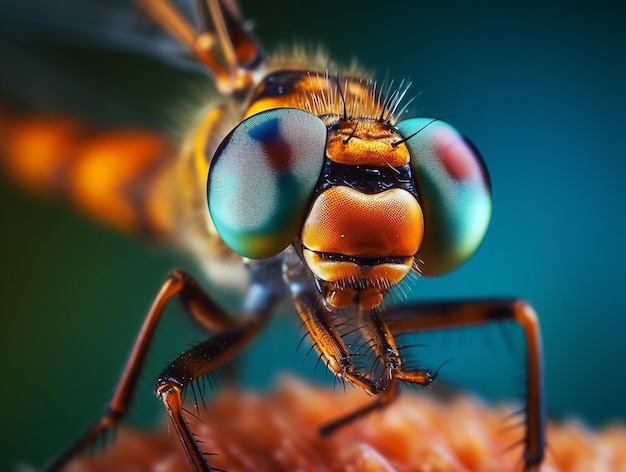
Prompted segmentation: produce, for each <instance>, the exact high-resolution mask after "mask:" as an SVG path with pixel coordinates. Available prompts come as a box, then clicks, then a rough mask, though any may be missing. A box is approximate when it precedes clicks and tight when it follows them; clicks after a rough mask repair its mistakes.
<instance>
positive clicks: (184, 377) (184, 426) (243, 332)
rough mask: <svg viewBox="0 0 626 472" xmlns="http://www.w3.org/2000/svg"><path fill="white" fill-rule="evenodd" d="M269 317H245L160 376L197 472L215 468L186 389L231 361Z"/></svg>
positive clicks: (159, 385) (163, 396)
mask: <svg viewBox="0 0 626 472" xmlns="http://www.w3.org/2000/svg"><path fill="white" fill-rule="evenodd" d="M267 317H268V316H267V315H265V316H254V315H253V316H250V317H247V318H244V319H243V321H242V322H241V323H240V324H239V325H238V326H236V327H234V328H231V329H228V330H226V331H223V332H221V333H218V334H216V335H214V336H212V337H211V338H209V339H207V340H206V341H204V342H202V343H200V344H198V345H197V346H194V347H193V348H191V349H189V350H188V351H186V352H184V353H183V354H181V355H180V356H179V357H178V358H177V359H176V360H175V361H174V362H172V364H170V365H169V366H168V367H167V368H166V369H164V370H163V372H161V375H159V378H158V379H157V382H156V394H157V396H158V397H159V399H160V400H161V401H162V402H163V404H164V406H165V409H166V410H167V414H168V415H169V417H170V420H171V421H172V424H173V425H174V428H175V429H176V433H177V434H178V437H179V439H180V441H181V443H182V444H183V447H184V449H185V452H186V454H187V457H188V458H189V462H190V463H191V464H192V466H193V469H194V470H195V471H196V472H201V471H202V472H208V471H210V470H212V469H211V466H210V465H209V464H208V462H207V461H206V459H205V455H204V453H203V452H202V451H201V450H200V448H199V446H198V443H197V442H196V440H195V438H194V435H193V433H192V431H191V429H190V428H189V423H188V422H187V420H186V419H185V417H184V415H183V411H184V409H183V397H184V392H185V389H186V388H187V387H188V386H189V385H190V384H192V383H193V382H195V381H196V380H198V379H199V378H200V377H202V376H204V375H207V374H209V373H210V372H212V371H214V370H215V369H217V368H219V367H221V366H222V365H224V364H225V363H226V362H228V361H230V360H231V359H232V358H233V357H234V356H235V355H236V354H237V353H239V352H240V351H241V350H242V349H243V348H244V347H245V346H246V345H247V344H248V343H249V342H250V340H251V339H253V338H254V336H255V335H256V334H257V333H258V331H259V329H260V328H261V327H262V326H263V324H264V322H265V320H266V319H267Z"/></svg>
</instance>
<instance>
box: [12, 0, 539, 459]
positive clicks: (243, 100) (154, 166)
mask: <svg viewBox="0 0 626 472" xmlns="http://www.w3.org/2000/svg"><path fill="white" fill-rule="evenodd" d="M139 3H140V4H141V6H142V7H143V9H144V10H145V12H146V13H148V14H149V15H150V16H151V17H152V18H153V19H155V20H156V21H157V22H158V23H159V24H160V25H161V26H162V27H163V28H164V29H165V30H167V31H168V32H169V33H170V34H171V35H172V36H174V37H175V38H176V39H178V40H179V41H180V42H181V43H183V44H184V45H185V46H186V47H187V48H188V49H189V51H190V52H192V53H193V55H194V56H195V57H196V59H197V60H198V61H199V62H200V63H201V64H202V65H204V66H205V67H206V70H207V71H208V72H209V74H210V75H211V76H212V79H213V80H214V82H215V84H216V86H217V89H218V90H219V91H220V93H221V94H222V95H223V99H222V100H221V101H220V102H219V103H216V104H214V105H212V106H210V107H208V109H206V110H204V111H203V113H202V114H201V115H199V118H198V119H197V122H196V123H195V126H194V127H192V129H190V131H189V133H188V137H187V139H186V141H185V142H184V143H183V144H182V146H181V147H180V150H179V152H178V154H177V155H175V154H171V153H170V149H169V148H166V147H161V146H157V145H155V144H154V143H152V142H147V144H146V147H145V148H141V149H142V151H141V152H140V151H138V150H136V149H134V150H133V153H134V154H136V155H140V154H141V155H142V156H143V155H144V154H145V159H143V158H142V159H138V158H135V160H134V161H133V162H134V163H135V164H133V165H134V166H135V167H133V168H131V167H132V166H131V165H130V164H123V165H122V164H121V163H120V169H122V167H123V166H124V167H123V169H125V170H124V172H120V171H119V169H118V172H117V174H115V175H117V176H120V175H121V176H123V178H125V179H127V181H128V182H129V183H130V182H132V180H133V178H134V177H136V176H138V175H140V174H141V175H142V176H143V180H142V182H143V186H142V189H143V191H142V193H141V194H140V195H138V196H135V200H133V202H131V203H129V201H127V200H124V199H122V198H120V197H119V196H116V197H115V198H113V197H112V195H113V190H112V189H114V188H118V187H119V185H117V184H118V183H119V182H117V181H116V182H115V184H114V179H115V178H117V177H114V176H113V174H111V175H112V176H111V179H110V181H109V180H107V179H106V178H105V179H103V180H102V182H100V183H99V185H97V186H96V185H93V183H92V182H90V185H85V187H84V188H82V187H80V185H79V184H77V185H76V186H75V188H76V189H80V191H77V192H76V194H75V195H72V198H71V199H72V200H74V201H76V202H78V203H79V204H80V205H81V206H85V207H86V208H87V209H88V210H89V211H90V212H91V213H94V214H97V216H99V217H100V218H101V219H104V220H107V221H109V222H113V224H116V225H119V226H124V227H132V226H137V227H140V228H141V230H142V231H143V232H146V233H153V234H158V235H160V236H166V237H165V238H163V239H165V240H171V241H173V242H175V243H176V244H178V245H179V246H181V247H183V248H185V249H186V250H188V251H189V252H191V253H193V254H194V256H195V257H196V259H197V260H198V261H199V262H200V264H201V265H202V267H203V268H204V269H205V272H206V275H207V276H208V277H209V278H212V279H213V280H215V281H217V282H219V283H221V284H224V285H234V286H239V287H244V290H245V298H244V303H243V310H242V313H240V314H239V316H231V315H230V314H228V313H226V312H225V311H224V310H223V309H222V308H221V307H220V306H219V305H218V304H217V303H216V302H215V301H214V300H213V299H212V298H211V297H210V296H209V295H207V294H206V293H205V291H204V290H203V289H202V287H201V286H200V284H199V283H198V282H197V281H196V280H195V279H194V278H192V277H191V276H190V275H189V274H188V273H186V272H183V271H181V270H174V271H172V272H171V274H170V275H169V276H168V278H167V279H166V281H165V282H164V284H163V285H162V287H161V288H160V290H159V292H158V294H157V296H156V298H155V300H154V302H153V305H152V307H151V309H150V311H149V312H148V315H147V317H146V319H145V321H144V324H143V326H142V328H141V331H140V333H139V335H138V338H137V340H136V343H135V345H134V347H133V350H132V352H131V354H130V357H129V360H128V362H127V364H126V367H125V369H124V371H123V374H122V377H121V379H120V381H119V383H118V385H117V388H116V390H115V392H114V394H113V397H112V399H111V402H110V404H109V408H108V411H107V413H106V414H105V416H104V417H103V418H102V419H101V420H100V421H99V422H98V423H96V424H95V425H94V426H93V427H92V428H91V429H90V430H88V431H87V432H86V433H85V434H84V435H83V436H81V437H80V438H79V439H78V440H77V442H76V443H75V444H74V445H73V446H72V447H70V448H69V449H68V450H67V451H66V453H65V454H64V455H62V456H61V457H60V458H59V459H58V460H57V461H56V462H55V463H54V464H53V465H52V466H51V468H50V469H51V470H61V469H62V468H63V466H64V465H65V464H66V463H67V461H68V460H69V459H70V458H71V457H73V456H74V455H76V454H77V453H79V452H80V451H81V450H82V449H83V448H84V447H85V446H86V445H88V444H90V443H91V442H92V441H93V440H94V439H95V438H96V437H98V436H99V435H101V434H102V433H103V432H104V431H105V430H107V429H108V428H110V427H112V426H113V425H115V424H116V423H118V422H119V421H120V419H121V418H122V417H123V416H124V415H125V413H126V412H127V410H128V406H129V402H130V398H131V396H132V393H133V392H134V389H135V384H136V380H137V377H138V374H139V372H140V370H141V368H142V365H143V361H144V359H145V356H146V352H147V349H148V347H149V344H150V341H151V339H152V336H153V333H154V331H155V330H156V328H157V326H158V321H159V319H160V316H161V314H162V312H163V309H164V307H165V306H166V304H167V303H168V301H169V300H170V299H172V298H173V297H178V298H179V299H180V300H181V301H182V302H183V305H184V306H185V308H186V310H187V312H188V313H189V314H190V315H191V316H192V317H193V318H195V319H196V320H197V321H199V322H200V324H201V325H202V326H204V327H205V328H207V330H209V331H210V332H211V333H212V334H211V335H210V336H209V337H208V338H207V339H206V340H205V341H204V342H201V343H199V344H197V345H196V346H194V347H192V348H191V349H189V350H188V351H186V352H184V353H183V354H181V355H180V356H179V357H178V358H177V359H175V360H174V361H173V362H172V363H171V364H169V365H168V367H167V368H166V369H164V370H163V372H162V373H161V374H160V376H159V377H158V380H157V385H156V393H157V396H158V397H159V399H160V400H161V401H162V402H163V405H164V407H165V409H166V411H167V413H168V415H169V417H170V420H171V422H172V424H173V426H174V429H175V430H176V432H177V434H178V437H179V438H180V441H181V442H182V444H183V447H184V449H185V451H186V453H187V455H188V458H189V461H190V464H191V465H192V466H193V468H194V470H196V471H208V470H211V467H210V465H209V463H208V462H207V456H206V455H205V453H204V452H203V451H202V450H201V448H200V447H199V445H198V444H197V442H196V440H195V438H194V434H193V432H192V431H191V429H190V427H189V424H188V422H187V420H186V418H185V414H184V408H183V398H184V393H185V390H186V389H187V388H188V387H189V386H190V385H192V384H193V382H195V381H197V380H198V379H199V378H201V377H203V376H205V375H207V374H210V373H211V372H213V371H215V370H216V369H218V368H219V367H221V366H223V365H224V364H225V363H227V362H228V361H230V360H231V359H232V358H233V357H234V356H235V355H236V354H238V353H239V352H241V351H242V350H243V349H244V348H245V347H246V345H247V344H248V343H249V342H250V340H251V339H253V338H254V337H255V335H256V334H257V333H258V332H259V330H260V329H261V328H262V327H263V326H264V324H265V323H266V321H267V320H268V318H269V317H270V316H271V314H272V313H273V311H274V309H275V307H276V305H277V304H278V303H279V302H280V301H282V300H284V299H285V298H290V299H291V300H292V301H293V305H294V307H295V309H296V311H297V313H298V314H299V316H300V318H301V319H302V321H303V323H304V326H305V328H306V330H307V331H308V334H309V335H310V338H311V341H312V343H313V345H314V346H315V348H316V349H317V351H318V352H319V354H320V356H321V358H322V360H323V362H324V363H325V364H326V366H327V367H328V369H330V370H331V371H332V372H333V373H334V374H335V375H336V376H337V377H339V378H341V379H344V380H347V381H349V382H351V383H353V384H355V385H357V386H359V387H361V388H363V389H364V390H366V391H367V392H369V393H371V394H373V395H375V399H374V401H373V402H372V404H371V405H369V406H368V407H366V408H363V409H360V410H357V411H355V412H354V413H353V414H351V415H349V416H347V417H344V418H338V419H337V420H336V421H335V422H333V423H331V424H329V425H326V426H325V427H324V428H322V433H325V434H327V433H331V432H332V431H333V430H335V429H336V428H338V427H341V426H342V425H344V424H346V423H348V422H350V421H352V420H353V419H355V418H357V417H360V416H362V415H364V414H366V413H368V412H370V411H372V410H374V409H378V408H382V407H384V406H385V405H387V404H389V403H390V402H391V401H393V399H394V398H395V397H396V395H397V392H398V387H399V385H400V384H401V383H402V382H408V383H412V384H417V385H422V386H428V385H430V384H431V383H432V382H433V380H434V379H435V377H436V372H433V371H431V370H428V369H413V368H411V367H410V366H408V365H406V362H405V359H404V357H403V354H402V352H401V350H400V348H399V347H398V344H397V343H396V340H395V338H396V336H398V335H399V334H403V333H407V332H414V331H419V330H428V329H436V328H454V327H459V326H468V325H476V324H483V323H490V322H493V321H497V320H506V319H508V320H513V321H515V322H517V323H519V324H520V325H521V327H522V328H523V330H524V333H525V339H526V352H527V366H528V368H527V378H526V382H527V394H526V407H527V408H526V419H525V436H524V440H523V447H524V455H523V461H524V465H525V469H526V470H527V471H530V470H537V469H538V468H539V466H540V464H541V462H542V459H543V455H544V439H545V438H544V423H545V418H544V416H545V412H544V398H543V372H542V353H541V338H540V332H539V325H538V320H537V317H536V315H535V313H534V311H533V309H532V308H531V307H530V306H529V305H528V304H527V303H526V302H524V301H522V300H518V299H493V300H492V299H489V300H467V301H454V302H450V301H445V302H433V303H427V304H424V303H422V304H416V303H413V304H408V305H403V306H400V307H387V306H386V305H384V304H383V302H384V301H385V299H386V296H387V294H388V292H389V290H390V289H391V288H393V287H394V286H397V285H398V284H399V283H400V282H401V281H403V280H406V279H407V277H408V276H409V274H411V273H413V274H419V275H423V276H437V275H440V274H445V273H447V272H450V271H451V270H454V269H455V268H456V267H458V266H460V265H461V264H463V263H464V262H465V261H466V260H467V259H468V258H469V257H470V256H471V255H472V254H473V253H474V252H475V251H476V249H477V248H478V246H479V245H480V243H481V241H482V239H483V236H484V234H485V232H486V230H487V226H488V224H489V219H490V216H491V195H490V193H491V192H490V183H489V177H488V175H487V171H486V167H485V165H484V163H483V161H482V158H481V157H480V155H479V153H478V151H477V150H476V148H475V147H474V146H473V145H472V144H471V143H470V142H469V140H467V138H465V137H464V136H463V135H462V134H461V133H460V132H459V131H457V130H456V129H455V128H454V127H452V126H451V125H449V124H447V123H445V122H444V121H442V120H440V119H437V118H423V117H406V116H405V109H406V107H405V106H404V104H405V103H406V100H405V94H406V92H407V89H408V87H407V86H406V85H403V84H400V85H399V86H393V84H390V83H386V84H384V85H382V86H381V85H380V84H377V83H376V82H375V81H374V80H372V79H371V78H369V77H368V76H367V75H366V74H364V73H363V72H362V71H360V70H358V69H356V68H347V69H337V68H336V67H335V66H333V65H332V64H331V63H329V62H328V60H327V59H326V58H325V57H323V56H321V55H319V54H318V55H313V56H308V55H306V54H304V53H302V52H298V51H296V52H294V53H293V55H291V56H278V57H274V58H272V57H265V56H264V55H263V54H262V53H261V51H260V49H259V47H258V45H257V43H256V41H255V40H254V39H253V38H252V36H251V35H250V33H249V31H248V30H247V29H246V28H245V26H244V25H243V22H242V20H241V18H240V16H239V13H238V11H237V8H236V6H235V5H234V3H233V2H232V1H229V0H206V1H203V0H198V1H197V7H198V8H197V10H198V12H199V13H198V14H199V16H200V20H201V21H200V24H202V25H203V29H201V30H199V29H197V28H196V27H194V26H193V25H192V22H190V21H189V19H188V18H186V17H185V16H184V15H183V14H182V13H181V12H180V11H179V10H178V8H177V7H176V6H175V4H174V3H173V2H170V1H168V0H141V1H140V2H139ZM68 133H70V134H71V131H68ZM135 141H137V142H138V140H137V139H135ZM124 143H125V141H122V144H121V145H120V146H119V147H118V148H115V149H116V151H115V152H112V153H111V154H112V155H115V156H121V158H120V162H122V160H123V161H124V162H126V160H128V159H126V157H127V156H128V154H131V151H130V150H129V149H130V146H128V145H126V144H124ZM87 151H88V149H87V150H84V152H83V149H82V148H81V150H80V152H78V151H75V152H74V153H73V154H76V155H79V154H80V155H81V156H82V157H81V159H77V160H76V162H78V163H83V164H85V163H88V162H91V161H90V159H97V158H98V157H97V156H96V155H95V154H90V153H89V152H87ZM96 154H97V153H96ZM68 155H69V154H68ZM157 155H158V156H159V159H158V160H157V159H156V157H155V158H154V159H152V156H157ZM166 155H167V156H169V157H164V156H166ZM15 162H18V161H17V160H16V161H15ZM46 162H47V161H46ZM76 162H72V166H76ZM144 164H145V165H144ZM11 165H12V164H11V163H9V167H10V166H11ZM49 165H50V166H51V167H50V169H52V170H54V171H55V172H57V173H58V169H56V168H55V167H54V166H55V165H61V164H56V163H54V164H53V163H52V160H50V164H49ZM63 165H66V164H63ZM67 165H68V166H69V164H67ZM76 167H77V168H78V166H76ZM72 168H74V167H72ZM68 169H69V167H68ZM13 172H14V173H16V174H19V173H20V172H22V170H20V168H18V164H15V166H14V170H13ZM24 172H28V170H26V171H24ZM52 173H53V172H50V174H52ZM67 174H68V175H70V174H71V175H74V174H72V173H71V172H69V171H68V172H67ZM24 175H26V177H25V179H26V180H28V179H31V181H32V176H30V177H29V176H28V175H27V174H24ZM33 175H34V174H33ZM76 175H78V174H76ZM119 178H120V179H121V178H122V177H119ZM76 181H77V182H78V183H80V182H81V180H80V179H78V178H77V180H76ZM98 189H99V190H98ZM97 191H101V193H95V192H97ZM112 202H114V204H112ZM139 213H141V214H142V215H143V216H142V218H141V219H134V215H135V214H139ZM348 330H349V331H350V333H351V335H354V336H359V337H360V338H362V342H363V344H366V345H368V346H369V348H371V350H372V351H373V353H374V356H372V363H373V364H374V365H363V364H362V363H361V362H359V361H358V360H356V359H355V358H356V353H355V352H352V350H351V349H352V348H351V345H350V344H348V343H346V341H345V340H344V336H345V335H346V332H347V331H348Z"/></svg>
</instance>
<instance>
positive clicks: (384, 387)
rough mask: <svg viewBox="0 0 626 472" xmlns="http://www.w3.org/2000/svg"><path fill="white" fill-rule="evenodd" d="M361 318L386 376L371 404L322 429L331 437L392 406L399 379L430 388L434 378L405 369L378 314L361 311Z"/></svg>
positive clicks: (364, 329) (423, 372)
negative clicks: (366, 416)
mask: <svg viewBox="0 0 626 472" xmlns="http://www.w3.org/2000/svg"><path fill="white" fill-rule="evenodd" d="M361 319H362V322H363V326H362V327H361V332H362V333H363V337H364V338H365V339H366V340H368V342H369V343H370V345H371V346H372V349H373V350H374V352H375V353H376V356H377V358H378V359H379V360H380V362H382V364H383V365H384V366H385V371H384V373H383V375H382V376H381V377H380V378H379V379H378V380H377V383H376V386H377V390H378V392H380V393H381V394H380V395H379V396H378V397H377V398H376V400H375V401H374V402H372V403H371V404H369V405H366V406H364V407H363V408H360V409H358V410H356V411H354V412H352V413H349V414H348V415H346V416H344V417H342V418H339V419H337V420H335V421H333V422H331V423H329V424H327V425H325V426H324V427H322V429H321V433H322V434H323V435H327V434H331V433H333V432H334V431H336V430H337V429H339V428H341V427H343V426H345V425H346V424H348V423H350V422H351V421H353V420H355V419H357V418H360V417H363V416H365V415H366V414H368V413H370V412H371V411H374V410H378V409H381V408H384V407H385V406H387V405H389V404H390V403H391V402H392V401H393V400H394V399H395V398H396V396H397V390H398V380H404V381H406V382H411V383H415V384H419V385H423V386H426V387H427V386H429V385H430V384H431V383H432V381H433V380H434V378H435V376H434V375H432V373H431V371H430V370H410V371H405V370H404V369H403V368H402V357H401V355H400V350H399V349H398V346H397V344H396V341H395V339H394V337H393V333H392V332H391V330H390V329H389V326H388V325H387V323H386V322H385V320H384V319H383V318H382V316H381V315H380V313H379V312H378V311H376V310H369V311H365V312H362V313H361Z"/></svg>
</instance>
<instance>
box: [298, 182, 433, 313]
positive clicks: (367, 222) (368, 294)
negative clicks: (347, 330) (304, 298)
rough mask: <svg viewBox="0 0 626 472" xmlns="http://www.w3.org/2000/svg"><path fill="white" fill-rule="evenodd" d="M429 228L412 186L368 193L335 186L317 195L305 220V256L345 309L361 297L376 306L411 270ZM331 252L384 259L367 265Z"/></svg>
mask: <svg viewBox="0 0 626 472" xmlns="http://www.w3.org/2000/svg"><path fill="white" fill-rule="evenodd" d="M423 232H424V222H423V215H422V210H421V208H420V205H419V203H418V202H417V200H416V199H415V197H413V195H411V194H410V193H409V192H407V191H406V190H403V189H398V188H395V189H391V190H386V191H384V192H380V193H376V194H365V193H362V192H359V191H358V190H354V189H352V188H349V187H343V186H339V187H332V188H329V189H327V190H325V191H324V192H322V193H321V194H320V195H319V196H318V197H317V198H316V199H315V201H314V203H313V206H312V208H311V211H310V212H309V215H308V217H307V219H306V221H305V224H304V227H303V229H302V244H303V255H304V259H305V261H306V264H307V265H308V266H309V268H310V269H311V270H312V271H313V273H314V274H315V276H316V277H318V278H319V279H320V280H323V281H325V282H329V283H330V284H331V285H332V287H329V288H328V291H327V293H326V294H325V298H326V302H327V303H329V304H330V305H331V306H334V307H336V308H344V307H346V306H348V305H349V304H350V303H352V302H353V301H354V300H355V299H356V300H357V302H358V304H359V305H360V306H361V308H362V309H371V308H375V307H376V306H378V305H379V304H380V303H381V302H382V299H383V295H384V293H385V292H386V291H387V289H388V288H389V287H390V286H391V285H394V284H396V283H398V282H399V281H400V280H401V279H402V278H404V277H405V276H406V275H407V274H408V272H409V271H410V270H411V267H412V265H413V260H414V258H413V256H414V255H415V253H416V252H417V250H418V249H419V246H420V244H421V242H422V236H423ZM328 255H341V256H342V257H343V256H348V257H354V258H369V259H377V258H380V259H381V261H380V262H379V263H374V264H372V265H369V266H366V267H365V266H363V265H361V264H359V263H358V261H352V260H345V259H343V260H342V259H341V258H339V259H336V258H334V257H332V256H331V257H328ZM386 257H400V258H401V260H400V261H385V260H384V258H386ZM357 287H358V289H357Z"/></svg>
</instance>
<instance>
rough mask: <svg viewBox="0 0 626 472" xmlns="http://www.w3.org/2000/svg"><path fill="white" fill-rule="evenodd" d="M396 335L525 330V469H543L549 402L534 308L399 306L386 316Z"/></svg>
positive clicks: (504, 304)
mask: <svg viewBox="0 0 626 472" xmlns="http://www.w3.org/2000/svg"><path fill="white" fill-rule="evenodd" d="M385 319H386V320H387V322H388V323H389V325H390V326H391V329H392V331H393V332H394V333H395V334H400V333H409V332H415V331H424V330H429V329H440V328H456V327H461V326H470V325H478V324H484V323H491V322H494V321H500V320H512V321H515V322H516V323H518V324H519V325H520V326H521V327H522V329H523V330H524V335H525V339H526V363H527V372H526V383H527V391H526V419H525V426H526V431H525V435H524V457H523V459H524V465H525V470H526V471H527V472H531V471H536V470H538V469H539V466H540V465H541V463H542V461H543V457H544V449H545V422H546V419H545V415H546V413H545V398H544V387H543V356H542V348H541V333H540V330H539V320H538V319H537V315H536V313H535V311H534V310H533V309H532V307H531V306H530V305H529V304H528V303H527V302H525V301H523V300H519V299H494V300H466V301H450V302H434V303H420V304H414V305H404V306H398V307H394V308H392V309H390V310H389V311H387V312H386V313H385Z"/></svg>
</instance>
